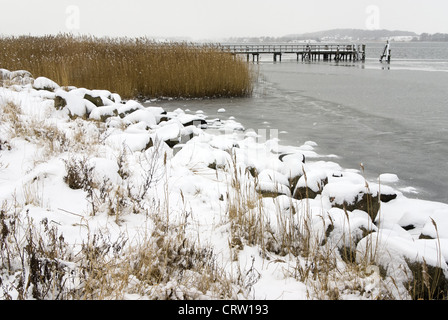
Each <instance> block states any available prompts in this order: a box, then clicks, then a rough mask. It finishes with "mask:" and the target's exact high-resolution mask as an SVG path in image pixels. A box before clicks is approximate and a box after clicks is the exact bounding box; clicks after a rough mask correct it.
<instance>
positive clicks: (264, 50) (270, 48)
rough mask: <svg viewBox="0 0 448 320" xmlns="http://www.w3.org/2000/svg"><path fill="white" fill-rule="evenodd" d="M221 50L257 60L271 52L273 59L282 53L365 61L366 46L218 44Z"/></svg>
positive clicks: (313, 57) (278, 57)
mask: <svg viewBox="0 0 448 320" xmlns="http://www.w3.org/2000/svg"><path fill="white" fill-rule="evenodd" d="M220 48H221V49H222V50H223V51H226V52H230V53H232V54H234V55H237V54H245V55H247V61H249V60H250V59H249V58H250V55H252V60H253V61H254V62H255V60H256V61H257V62H258V61H259V57H260V55H261V54H272V55H273V57H274V61H277V59H279V60H280V61H281V59H282V55H283V54H296V55H297V61H299V59H300V58H301V59H302V61H304V60H308V61H312V60H321V59H322V60H323V61H329V60H332V59H333V60H335V61H363V62H364V61H365V49H366V46H365V45H364V44H363V45H355V44H278V45H277V44H269V45H263V44H262V45H260V44H254V45H250V44H247V45H246V44H229V45H220Z"/></svg>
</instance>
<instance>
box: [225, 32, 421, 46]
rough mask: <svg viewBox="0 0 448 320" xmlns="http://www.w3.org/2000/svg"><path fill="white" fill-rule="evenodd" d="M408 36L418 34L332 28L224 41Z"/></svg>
mask: <svg viewBox="0 0 448 320" xmlns="http://www.w3.org/2000/svg"><path fill="white" fill-rule="evenodd" d="M400 37H402V38H408V40H418V39H419V37H420V36H419V35H418V34H416V33H415V32H410V31H397V30H394V31H391V30H385V29H383V30H362V29H332V30H325V31H319V32H309V33H301V34H289V35H285V36H282V37H238V38H229V39H226V42H251V43H257V42H260V43H270V42H295V41H308V40H311V41H318V42H319V41H331V40H349V41H350V40H352V41H367V40H370V41H375V40H384V38H400Z"/></svg>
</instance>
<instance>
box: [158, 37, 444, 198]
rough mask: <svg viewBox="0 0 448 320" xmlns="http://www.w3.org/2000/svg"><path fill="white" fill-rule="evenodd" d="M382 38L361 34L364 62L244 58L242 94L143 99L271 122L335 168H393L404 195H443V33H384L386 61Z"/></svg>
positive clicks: (253, 125)
mask: <svg viewBox="0 0 448 320" xmlns="http://www.w3.org/2000/svg"><path fill="white" fill-rule="evenodd" d="M383 48H384V44H383V43H373V44H367V60H366V62H365V63H361V62H356V63H339V64H338V63H335V62H312V63H306V62H302V61H300V62H297V61H295V55H294V56H293V57H291V58H290V59H289V58H288V57H287V56H285V57H283V59H282V62H281V63H279V62H277V63H274V62H272V56H270V55H265V56H262V59H261V61H260V63H259V64H255V65H253V67H254V69H255V70H256V71H257V72H258V73H259V79H258V82H257V84H256V88H255V91H254V95H253V96H252V97H250V98H235V99H215V100H190V101H158V102H155V103H152V105H159V106H162V107H163V108H165V110H168V111H171V110H174V109H176V108H182V109H184V110H185V109H189V110H191V112H195V111H197V110H203V111H204V113H206V114H207V115H208V116H209V117H210V118H213V117H219V118H222V119H227V118H228V117H230V116H234V117H235V118H236V120H237V121H238V122H241V123H242V124H243V125H244V126H245V127H246V128H247V129H254V130H255V131H258V130H259V129H266V130H268V134H269V130H274V129H275V130H278V132H279V134H278V137H279V139H280V143H281V144H283V145H294V146H296V145H297V146H299V145H301V144H303V143H304V142H306V141H314V142H316V143H317V144H318V147H317V148H316V151H317V152H318V153H319V154H322V155H336V156H337V157H338V158H328V160H331V161H335V162H337V163H339V164H340V165H341V166H342V167H344V168H347V169H348V168H353V169H360V163H363V165H364V167H365V170H366V171H365V173H366V176H367V178H370V179H374V178H376V177H377V176H378V175H379V174H382V173H393V174H396V175H398V177H399V179H400V180H399V182H398V183H397V184H396V185H395V187H397V188H399V189H402V190H410V189H409V188H408V187H411V189H412V190H414V191H415V192H411V193H406V195H407V196H408V197H413V198H420V199H426V200H433V201H441V202H445V203H448V90H447V88H448V87H447V84H448V43H392V62H391V64H390V65H387V64H381V63H380V62H379V61H378V60H379V57H380V55H381V53H382V50H383ZM220 108H224V109H225V110H226V112H225V113H218V112H217V111H218V109H220ZM272 132H275V131H272Z"/></svg>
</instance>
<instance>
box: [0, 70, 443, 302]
mask: <svg viewBox="0 0 448 320" xmlns="http://www.w3.org/2000/svg"><path fill="white" fill-rule="evenodd" d="M0 77H1V80H2V83H3V87H0V120H1V122H0V129H1V130H0V174H1V177H2V179H1V180H0V200H1V201H2V203H3V207H2V214H1V225H2V235H3V236H2V251H1V254H2V255H1V257H2V272H1V277H2V284H3V291H2V292H1V291H0V295H1V296H2V298H6V297H10V298H13V299H22V298H23V299H32V298H48V299H56V298H61V297H62V298H67V299H68V298H74V299H78V298H86V297H87V298H89V297H90V298H92V297H93V298H98V297H100V296H101V297H102V298H122V299H126V298H130V299H137V298H138V299H140V298H142V299H143V298H149V299H153V298H159V299H166V298H178V299H183V298H192V299H227V298H230V299H253V298H255V299H307V298H309V299H333V298H338V299H376V298H386V297H388V298H395V299H410V298H418V297H424V298H431V297H437V298H439V297H446V296H447V283H448V282H447V276H448V273H447V272H448V266H447V261H448V232H447V230H448V205H447V204H443V203H435V202H429V201H424V200H416V199H409V198H407V197H405V196H404V195H403V194H402V193H401V192H399V191H398V190H396V189H395V188H394V184H395V183H396V182H397V180H398V177H397V176H396V175H394V174H391V173H384V174H382V175H380V177H379V179H378V180H377V181H366V179H365V178H364V176H363V173H362V172H361V171H360V170H354V169H345V168H342V167H340V166H339V165H338V164H337V163H335V162H333V161H325V160H323V157H322V156H320V155H319V154H317V153H316V152H315V151H314V147H315V146H316V144H315V143H314V142H306V143H304V144H303V145H302V146H283V145H281V144H279V141H278V140H277V139H268V140H266V139H265V137H259V136H258V135H257V134H253V132H249V131H247V130H245V128H244V126H243V125H242V124H240V123H238V122H237V121H235V119H234V118H232V117H231V118H228V120H224V119H208V118H207V116H206V114H204V112H201V113H195V114H190V113H188V111H185V110H181V109H177V110H175V111H173V112H167V111H165V110H163V109H162V108H160V107H153V106H150V107H145V106H143V105H142V104H140V103H139V102H137V101H133V100H129V101H122V99H121V98H120V96H119V95H118V94H116V93H111V92H109V91H107V90H90V89H85V88H75V87H67V88H61V87H60V86H59V85H58V84H57V83H55V82H53V81H52V80H50V79H47V78H43V77H40V78H37V79H33V78H32V75H30V74H29V73H27V72H25V71H15V72H11V71H8V70H5V69H0ZM224 112H225V110H220V113H224ZM17 222H19V223H17ZM58 239H59V240H58ZM58 241H59V242H58ZM37 243H40V247H39V246H37V245H36V244H37ZM57 243H59V244H58V245H56V244H57ZM13 248H22V249H23V248H28V249H27V250H28V251H27V250H25V251H20V250H19V251H14V250H16V249H13ZM30 248H31V249H32V248H34V249H35V250H34V251H31V249H30ZM91 248H95V250H93V251H92V250H90V249H91ZM22 249H21V250H22ZM139 249H141V250H142V251H139ZM143 249H144V250H143ZM125 250H126V251H125ZM18 252H25V253H24V254H23V255H19V254H18ZM93 252H95V254H96V255H97V256H95V261H97V264H95V265H94V264H93V263H92V260H91V259H92V257H91V256H90V254H93ZM142 252H147V253H148V255H150V254H152V255H151V256H150V259H149V258H148V259H146V260H145V259H143V258H144V257H143V256H144V255H143V256H142ZM14 253H15V254H14ZM139 254H140V255H139ZM58 255H59V256H58ZM162 256H163V257H165V258H164V259H162ZM123 257H124V258H123ZM36 259H37V260H36ZM108 259H115V262H116V263H113V265H115V266H116V268H118V269H114V271H111V270H109V269H108V270H105V269H101V270H103V271H104V272H105V273H107V272H112V273H111V274H108V276H107V277H106V278H107V281H106V278H105V279H104V282H105V283H108V281H111V279H116V277H117V274H121V275H123V277H122V278H120V279H121V280H120V281H123V282H121V285H122V287H120V288H121V289H120V290H119V292H118V291H113V289H110V291H107V290H106V289H104V290H105V291H104V292H103V293H102V294H103V295H100V294H99V293H98V292H101V290H100V289H99V287H100V284H98V283H97V282H95V281H94V280H93V279H92V278H91V277H90V276H89V272H86V271H85V270H90V269H86V268H87V266H89V268H104V265H101V264H100V262H101V261H104V263H105V265H106V264H107V265H110V260H108ZM149 261H151V262H149ZM33 263H34V264H33ZM108 263H109V264H108ZM24 266H25V267H24ZM354 266H356V268H355V267H354ZM83 270H84V271H83ZM135 270H137V271H135ZM144 270H145V271H144ZM218 270H219V275H218V274H217V272H218ZM354 270H357V271H356V272H357V273H356V274H354ZM145 272H146V273H145ZM316 272H322V273H323V274H325V276H323V275H322V276H319V277H316V276H313V274H315V273H316ZM36 274H37V275H43V274H45V275H46V276H48V279H53V280H52V281H58V280H57V279H59V281H60V282H57V285H60V287H58V289H57V290H56V292H55V293H54V292H50V291H48V290H47V291H46V290H45V288H47V287H46V286H49V283H48V282H45V281H43V280H36V279H38V278H33V277H31V276H30V275H36ZM92 274H93V273H92ZM142 274H146V276H145V277H143V276H142ZM211 274H214V275H215V276H214V277H211V276H210V277H208V276H209V275H211ZM124 275H126V276H124ZM425 275H427V276H425ZM205 277H207V278H205ZM44 278H45V277H42V278H39V279H44ZM123 278H125V279H124V280H123ZM429 278H431V279H434V280H435V281H433V282H431V283H430V282H429V280H428V279H429ZM30 279H35V280H30ZM148 279H150V280H148ZM48 281H50V280H48ZM117 281H118V280H117ZM23 282H25V285H24V284H23ZM21 283H22V284H21ZM62 283H64V284H63V285H62ZM224 283H225V284H226V285H223V284H224ZM52 285H53V286H54V285H55V283H54V282H53V283H52ZM89 286H92V287H89ZM110 287H111V288H112V287H114V286H113V285H110ZM87 288H90V289H89V290H90V291H89V290H87ZM420 288H422V289H421V290H420ZM416 291H417V294H415V292H416ZM413 292H414V293H413Z"/></svg>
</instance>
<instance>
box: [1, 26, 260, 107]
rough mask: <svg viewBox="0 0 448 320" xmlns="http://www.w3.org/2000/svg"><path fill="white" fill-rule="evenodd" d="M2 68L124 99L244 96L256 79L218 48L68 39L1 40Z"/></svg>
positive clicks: (243, 64)
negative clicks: (106, 91) (105, 90)
mask: <svg viewBox="0 0 448 320" xmlns="http://www.w3.org/2000/svg"><path fill="white" fill-rule="evenodd" d="M0 68H5V69H8V70H27V71H29V72H31V73H32V74H33V76H34V77H38V76H45V77H47V78H50V79H52V80H54V81H56V82H57V83H58V84H60V85H61V86H69V85H71V86H77V87H86V88H90V89H107V90H110V91H113V92H117V93H119V94H120V95H121V96H122V97H123V98H137V97H144V98H160V97H184V98H198V97H229V96H246V95H250V94H251V92H252V77H253V75H252V72H251V70H250V66H249V65H248V64H247V63H246V62H244V61H243V60H242V59H240V58H238V57H237V56H232V55H230V54H228V53H224V52H222V51H220V50H219V48H218V47H217V46H215V45H210V44H209V45H193V44H189V43H158V42H154V41H152V40H150V39H148V38H106V37H105V38H97V37H93V36H77V37H75V36H73V35H67V34H59V35H56V36H53V35H49V36H42V37H33V36H19V37H14V36H11V37H1V38H0Z"/></svg>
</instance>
